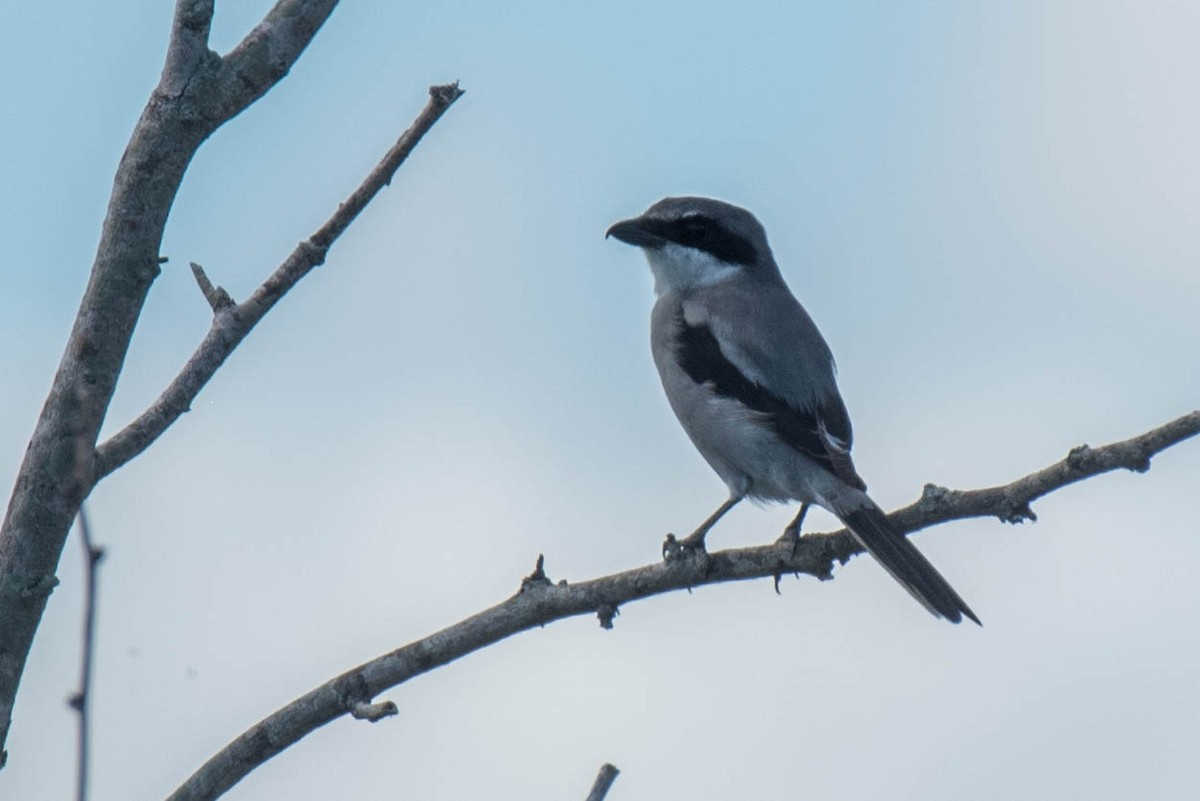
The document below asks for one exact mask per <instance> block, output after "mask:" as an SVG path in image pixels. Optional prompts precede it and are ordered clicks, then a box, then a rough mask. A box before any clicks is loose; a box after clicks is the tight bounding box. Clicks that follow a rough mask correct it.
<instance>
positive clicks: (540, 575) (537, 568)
mask: <svg viewBox="0 0 1200 801" xmlns="http://www.w3.org/2000/svg"><path fill="white" fill-rule="evenodd" d="M545 567H546V557H545V555H543V554H540V553H539V554H538V558H537V562H536V563H535V564H534V566H533V572H532V573H530V574H529V575H528V576H526V577H525V578H523V579H521V589H520V590H518V592H529V591H530V590H532V589H534V588H537V589H544V588H546V587H550V586H553V582H551V581H550V579H549V578H547V577H546V571H545Z"/></svg>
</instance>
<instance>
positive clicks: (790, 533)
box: [775, 503, 809, 558]
mask: <svg viewBox="0 0 1200 801" xmlns="http://www.w3.org/2000/svg"><path fill="white" fill-rule="evenodd" d="M808 507H809V504H807V503H803V504H800V511H799V513H797V514H796V517H795V518H794V519H793V520H792V522H790V523H788V526H787V528H785V529H784V530H783V533H782V534H780V535H779V539H777V540H775V543H776V544H777V545H791V546H792V558H795V556H796V551H797V550H799V548H800V527H801V526H803V525H804V516H805V515H807V514H808Z"/></svg>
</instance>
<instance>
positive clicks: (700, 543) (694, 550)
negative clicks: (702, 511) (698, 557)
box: [662, 531, 708, 562]
mask: <svg viewBox="0 0 1200 801" xmlns="http://www.w3.org/2000/svg"><path fill="white" fill-rule="evenodd" d="M707 533H708V532H707V531H693V532H692V533H691V534H689V535H687V536H686V537H684V538H683V539H679V538H677V537H676V536H675V535H674V534H668V535H667V538H666V539H665V540H663V545H662V555H663V561H665V562H671V561H674V560H676V559H684V558H686V557H688V556H692V555H695V554H704V555H707V554H708V551H707V550H705V548H704V535H705V534H707Z"/></svg>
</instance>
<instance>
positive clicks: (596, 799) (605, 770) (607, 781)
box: [585, 762, 621, 801]
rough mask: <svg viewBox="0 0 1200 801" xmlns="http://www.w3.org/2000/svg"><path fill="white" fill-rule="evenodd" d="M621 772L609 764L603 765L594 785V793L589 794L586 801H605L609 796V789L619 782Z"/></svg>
mask: <svg viewBox="0 0 1200 801" xmlns="http://www.w3.org/2000/svg"><path fill="white" fill-rule="evenodd" d="M620 772H621V771H619V770H617V769H616V768H615V767H614V766H612V765H610V764H608V763H607V762H605V763H604V764H603V765H601V766H600V772H599V773H597V774H596V782H595V783H594V784H593V785H592V791H591V792H590V793H588V795H587V799H585V801H604V797H605V796H606V795H608V790H609V788H610V787H612V783H613V782H615V781H616V780H617V774H618V773H620Z"/></svg>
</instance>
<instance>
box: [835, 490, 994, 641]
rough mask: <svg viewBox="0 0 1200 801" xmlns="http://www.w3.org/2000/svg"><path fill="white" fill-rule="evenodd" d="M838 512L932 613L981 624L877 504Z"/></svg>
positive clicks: (851, 530)
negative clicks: (968, 619) (894, 526)
mask: <svg viewBox="0 0 1200 801" xmlns="http://www.w3.org/2000/svg"><path fill="white" fill-rule="evenodd" d="M838 516H839V517H840V518H841V519H842V522H843V523H845V524H846V527H847V528H849V529H850V533H852V534H853V535H854V538H855V539H856V540H858V542H859V544H860V545H862V547H864V548H866V549H867V553H869V554H871V556H874V557H875V559H876V560H878V562H879V564H881V565H883V567H884V569H886V570H887V572H889V573H891V574H892V578H894V579H895V580H896V581H898V582H900V584H901V586H903V587H904V589H906V590H908V591H909V592H910V593H911V594H912V596H913V597H914V598H916V599H917V600H918V601H920V602H921V605H922V606H924V607H925V608H926V609H928V610H929V611H930V612H932V613H933V615H934V617H944V618H946V619H947V620H949V621H950V622H951V623H958V622H960V621H962V617H963V615H966V616H967V617H969V618H970V619H971V620H974V621H975V622H976V623H977V624H978V625H980V626H982V625H983V624H982V623H980V622H979V618H977V617H975V613H974V612H972V611H971V608H970V607H969V606H967V604H966V602H965V601H963V599H962V598H960V597H958V593H957V592H955V591H954V588H953V587H951V586H950V582H948V581H946V579H944V578H942V574H941V573H939V572H938V571H937V568H936V567H934V566H933V565H932V564H930V562H929V560H928V559H926V558H925V557H924V556H923V555H922V554H921V552H920V551H918V550H917V546H915V545H913V544H912V543H911V542H909V541H908V537H905V536H904V535H903V534H901V533H900V532H898V531H896V530H895V529H894V528H892V525H891V524H890V523H889V522H888V519H887V517H886V516H885V515H884V514H883V512H882V511H881V510H880V509H879V507H878V506H875V505H871V506H867V507H864V508H862V509H856V510H855V511H853V512H849V513H847V514H839V515H838Z"/></svg>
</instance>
